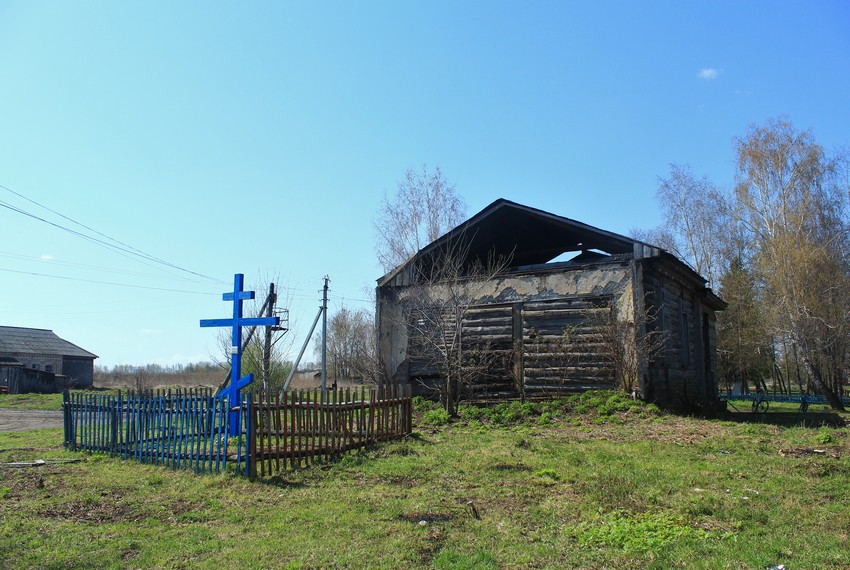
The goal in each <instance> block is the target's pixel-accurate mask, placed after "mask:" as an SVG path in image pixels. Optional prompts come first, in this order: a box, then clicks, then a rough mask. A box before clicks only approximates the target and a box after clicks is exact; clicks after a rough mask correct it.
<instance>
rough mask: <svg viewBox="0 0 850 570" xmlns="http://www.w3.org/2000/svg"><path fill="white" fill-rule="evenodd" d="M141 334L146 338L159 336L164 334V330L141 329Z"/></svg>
mask: <svg viewBox="0 0 850 570" xmlns="http://www.w3.org/2000/svg"><path fill="white" fill-rule="evenodd" d="M139 334H142V335H145V336H151V335H157V334H162V330H160V329H139Z"/></svg>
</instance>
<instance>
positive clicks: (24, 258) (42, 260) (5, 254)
mask: <svg viewBox="0 0 850 570" xmlns="http://www.w3.org/2000/svg"><path fill="white" fill-rule="evenodd" d="M0 257H6V258H9V259H18V260H21V261H34V262H37V263H47V264H50V265H62V266H65V267H79V268H81V269H93V270H96V271H105V272H108V273H118V274H121V275H130V276H134V277H153V278H154V279H165V278H175V279H180V280H182V281H189V282H190V283H198V284H202V283H206V281H198V280H195V279H189V278H186V277H178V276H176V275H172V274H170V273H168V274H165V275H163V274H162V273H142V272H140V271H130V270H127V269H117V268H114V267H103V266H100V265H89V264H87V263H76V262H73V261H62V260H61V259H45V258H43V257H34V256H31V255H22V254H19V253H12V252H10V251H0ZM146 265H147V264H146Z"/></svg>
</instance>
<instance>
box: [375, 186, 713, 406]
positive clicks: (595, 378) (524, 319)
mask: <svg viewBox="0 0 850 570" xmlns="http://www.w3.org/2000/svg"><path fill="white" fill-rule="evenodd" d="M571 254H572V257H570V255H571ZM376 303H377V321H378V343H379V355H380V358H381V361H382V363H383V366H384V367H385V370H384V373H385V375H386V378H387V379H388V380H392V381H394V382H401V383H404V384H407V383H410V384H412V386H413V389H414V393H419V394H428V395H441V396H443V397H451V398H452V399H456V398H464V397H467V398H498V397H516V396H519V395H526V396H529V397H533V396H546V395H557V394H560V393H565V392H576V391H583V390H588V389H594V388H622V389H625V390H629V391H633V392H634V393H635V394H637V395H638V396H640V397H642V398H643V399H645V400H648V401H657V402H659V403H663V404H667V405H674V406H688V407H693V406H700V407H703V408H708V409H711V408H715V407H716V406H718V405H719V401H718V398H717V385H716V370H717V359H716V354H715V352H716V350H715V311H719V310H722V309H724V308H725V303H724V302H723V301H722V300H721V299H719V298H718V297H717V296H716V295H714V294H713V293H712V291H711V289H709V288H707V287H706V281H705V280H704V279H703V278H702V277H700V276H699V275H698V274H697V273H696V272H694V271H693V270H692V269H691V268H690V267H688V266H687V265H686V264H684V263H683V262H681V261H679V260H678V259H677V258H676V257H675V256H673V255H671V254H670V253H668V252H666V251H664V250H662V249H660V248H658V247H654V246H652V245H649V244H646V243H642V242H640V241H637V240H635V239H632V238H628V237H625V236H622V235H618V234H614V233H611V232H608V231H605V230H601V229H598V228H595V227H592V226H589V225H587V224H583V223H581V222H577V221H574V220H570V219H568V218H564V217H562V216H558V215H555V214H551V213H549V212H545V211H542V210H538V209H535V208H531V207H528V206H523V205H521V204H517V203H515V202H511V201H508V200H504V199H501V200H497V201H495V202H493V203H492V204H490V205H489V206H487V207H486V208H484V209H483V210H482V211H481V212H479V213H478V214H476V215H474V216H473V217H472V218H470V219H469V220H467V221H466V222H464V223H462V224H461V225H459V226H458V227H456V228H455V229H453V230H451V231H450V232H448V233H447V234H446V235H444V236H443V237H441V238H439V239H438V240H436V241H434V242H433V243H431V244H429V245H428V246H426V247H424V248H423V249H422V250H420V251H419V252H417V253H416V254H415V255H413V256H412V257H411V258H410V259H408V260H407V261H406V262H405V263H404V264H402V265H401V266H399V267H397V268H396V269H395V270H393V271H391V272H390V273H388V274H387V275H385V276H383V277H382V278H380V279H379V280H378V286H377V295H376ZM447 395H448V396H447Z"/></svg>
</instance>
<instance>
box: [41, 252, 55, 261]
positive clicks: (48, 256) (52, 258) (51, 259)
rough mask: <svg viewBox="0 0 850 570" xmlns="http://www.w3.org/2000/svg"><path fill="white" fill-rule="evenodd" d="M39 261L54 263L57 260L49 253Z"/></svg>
mask: <svg viewBox="0 0 850 570" xmlns="http://www.w3.org/2000/svg"><path fill="white" fill-rule="evenodd" d="M39 259H40V260H42V261H53V260H54V259H56V258H55V257H53V256H52V255H50V254H49V253H45V254H44V255H41V256H40V257H39Z"/></svg>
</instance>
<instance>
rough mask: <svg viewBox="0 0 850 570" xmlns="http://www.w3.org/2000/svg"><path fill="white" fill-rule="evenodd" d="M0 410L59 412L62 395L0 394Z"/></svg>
mask: <svg viewBox="0 0 850 570" xmlns="http://www.w3.org/2000/svg"><path fill="white" fill-rule="evenodd" d="M0 408H10V409H15V410H61V409H62V394H0Z"/></svg>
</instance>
